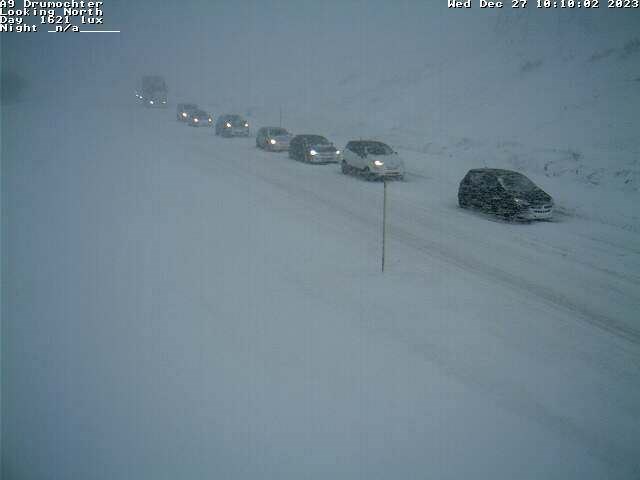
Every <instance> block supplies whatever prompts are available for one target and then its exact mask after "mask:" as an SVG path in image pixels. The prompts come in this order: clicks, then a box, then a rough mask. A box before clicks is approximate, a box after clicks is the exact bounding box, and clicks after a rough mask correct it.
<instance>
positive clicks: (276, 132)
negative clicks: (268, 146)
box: [269, 128, 289, 136]
mask: <svg viewBox="0 0 640 480" xmlns="http://www.w3.org/2000/svg"><path fill="white" fill-rule="evenodd" d="M288 133H289V132H287V131H286V130H285V129H284V128H271V129H269V135H274V136H275V135H287V134H288Z"/></svg>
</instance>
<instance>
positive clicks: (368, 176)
mask: <svg viewBox="0 0 640 480" xmlns="http://www.w3.org/2000/svg"><path fill="white" fill-rule="evenodd" d="M362 175H363V176H364V178H365V180H367V181H368V182H370V181H372V180H373V177H374V175H373V174H372V173H371V170H369V167H364V170H363V171H362Z"/></svg>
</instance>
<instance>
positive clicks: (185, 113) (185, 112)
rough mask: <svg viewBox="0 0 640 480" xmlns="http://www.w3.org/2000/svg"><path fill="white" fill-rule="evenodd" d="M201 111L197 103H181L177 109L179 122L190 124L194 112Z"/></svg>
mask: <svg viewBox="0 0 640 480" xmlns="http://www.w3.org/2000/svg"><path fill="white" fill-rule="evenodd" d="M198 110H200V109H199V108H198V106H197V105H196V104H195V103H179V104H178V108H177V109H176V119H177V120H178V121H179V122H188V121H189V117H191V114H192V113H193V112H196V111H198Z"/></svg>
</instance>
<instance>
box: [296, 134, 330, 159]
mask: <svg viewBox="0 0 640 480" xmlns="http://www.w3.org/2000/svg"><path fill="white" fill-rule="evenodd" d="M339 155H340V150H338V149H337V148H336V147H335V146H334V145H333V143H331V142H330V141H329V140H327V139H326V138H325V137H323V136H322V135H296V136H295V137H293V139H292V140H291V143H289V157H290V158H294V159H296V160H299V161H301V162H309V163H338V157H339Z"/></svg>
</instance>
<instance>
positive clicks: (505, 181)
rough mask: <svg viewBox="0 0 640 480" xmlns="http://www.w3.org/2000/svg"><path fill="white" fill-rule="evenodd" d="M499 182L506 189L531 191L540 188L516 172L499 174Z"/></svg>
mask: <svg viewBox="0 0 640 480" xmlns="http://www.w3.org/2000/svg"><path fill="white" fill-rule="evenodd" d="M498 182H500V185H502V186H503V187H504V189H505V190H509V191H511V192H530V191H532V190H536V189H537V188H538V187H537V186H536V184H535V183H533V182H532V181H531V180H529V179H528V178H527V177H525V176H524V175H520V174H516V173H511V174H505V175H499V176H498Z"/></svg>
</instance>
